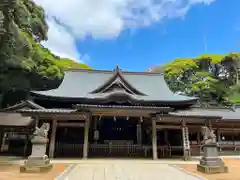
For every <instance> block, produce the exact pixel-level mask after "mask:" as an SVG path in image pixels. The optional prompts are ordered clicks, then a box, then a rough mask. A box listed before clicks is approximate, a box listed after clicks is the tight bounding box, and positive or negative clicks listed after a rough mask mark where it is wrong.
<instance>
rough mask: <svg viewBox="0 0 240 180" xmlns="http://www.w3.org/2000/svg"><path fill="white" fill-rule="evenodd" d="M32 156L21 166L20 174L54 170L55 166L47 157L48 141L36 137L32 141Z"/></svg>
mask: <svg viewBox="0 0 240 180" xmlns="http://www.w3.org/2000/svg"><path fill="white" fill-rule="evenodd" d="M31 141H32V154H31V156H29V157H28V159H27V160H25V161H24V164H23V165H21V166H20V172H36V173H37V172H44V171H49V170H51V169H52V167H53V165H52V164H51V163H50V159H49V158H48V156H47V155H46V144H47V142H48V139H46V138H43V137H39V136H35V137H34V138H33V139H32V140H31Z"/></svg>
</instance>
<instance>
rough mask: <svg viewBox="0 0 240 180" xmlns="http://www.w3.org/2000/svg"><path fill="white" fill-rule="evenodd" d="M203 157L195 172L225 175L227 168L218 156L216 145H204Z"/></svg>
mask: <svg viewBox="0 0 240 180" xmlns="http://www.w3.org/2000/svg"><path fill="white" fill-rule="evenodd" d="M203 148H204V155H203V157H202V159H201V160H200V164H198V165H197V170H198V171H200V172H203V173H207V174H215V173H227V172H228V167H227V166H226V165H225V164H224V162H223V160H222V159H221V158H219V156H218V148H217V143H211V144H205V145H204V147H203Z"/></svg>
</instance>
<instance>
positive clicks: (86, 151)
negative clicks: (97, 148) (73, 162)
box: [83, 118, 90, 159]
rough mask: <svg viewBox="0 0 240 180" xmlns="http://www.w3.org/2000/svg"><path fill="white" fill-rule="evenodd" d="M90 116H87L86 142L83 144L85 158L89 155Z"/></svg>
mask: <svg viewBox="0 0 240 180" xmlns="http://www.w3.org/2000/svg"><path fill="white" fill-rule="evenodd" d="M89 125H90V118H87V119H86V121H85V125H84V144H83V158H84V159H86V158H87V157H88V135H89Z"/></svg>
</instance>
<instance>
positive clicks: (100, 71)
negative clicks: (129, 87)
mask: <svg viewBox="0 0 240 180" xmlns="http://www.w3.org/2000/svg"><path fill="white" fill-rule="evenodd" d="M64 71H65V72H89V73H94V72H95V73H96V72H98V73H114V72H115V71H114V70H97V69H82V68H67V69H65V70H64ZM121 72H122V73H123V74H134V75H164V74H163V73H161V72H148V71H125V70H121Z"/></svg>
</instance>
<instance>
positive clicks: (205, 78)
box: [155, 53, 240, 104]
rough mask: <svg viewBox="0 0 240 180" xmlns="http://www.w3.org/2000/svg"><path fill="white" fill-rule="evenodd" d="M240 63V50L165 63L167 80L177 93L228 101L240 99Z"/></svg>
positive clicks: (204, 98)
mask: <svg viewBox="0 0 240 180" xmlns="http://www.w3.org/2000/svg"><path fill="white" fill-rule="evenodd" d="M239 62H240V55H239V53H230V54H227V55H214V54H205V55H201V56H199V57H197V58H182V59H176V60H174V61H172V62H171V63H169V64H167V65H165V66H164V67H165V71H164V73H165V79H166V82H167V83H168V85H169V87H170V89H171V90H172V91H174V92H181V93H182V94H186V95H190V96H197V97H199V98H200V101H201V102H206V101H208V102H213V101H217V102H218V103H222V104H228V103H231V102H232V100H231V99H232V98H233V97H234V98H235V99H240V98H239V97H240V86H239V83H238V81H239V69H240V67H239V66H240V63H239ZM161 67H162V66H161ZM155 69H158V68H157V67H156V68H155Z"/></svg>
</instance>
